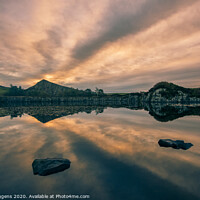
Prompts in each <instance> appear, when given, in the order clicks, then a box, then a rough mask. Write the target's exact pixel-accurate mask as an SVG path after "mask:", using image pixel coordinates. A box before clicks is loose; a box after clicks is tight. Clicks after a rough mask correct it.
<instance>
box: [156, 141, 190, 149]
mask: <svg viewBox="0 0 200 200" xmlns="http://www.w3.org/2000/svg"><path fill="white" fill-rule="evenodd" d="M158 144H159V145H160V146H161V147H172V148H174V149H184V150H187V149H189V148H190V147H192V146H193V144H192V143H185V142H184V141H183V140H170V139H160V140H159V141H158Z"/></svg>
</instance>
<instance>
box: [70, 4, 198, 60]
mask: <svg viewBox="0 0 200 200" xmlns="http://www.w3.org/2000/svg"><path fill="white" fill-rule="evenodd" d="M117 2H118V3H119V4H116V2H115V1H114V2H112V3H111V4H110V6H109V7H108V10H107V15H106V16H105V17H104V18H103V20H102V22H101V26H102V27H104V29H105V30H104V32H103V34H100V35H99V37H97V38H94V39H92V40H87V41H86V42H81V43H80V44H78V45H77V46H76V47H75V49H74V53H73V57H74V58H76V59H78V60H84V59H87V58H88V57H90V56H92V55H93V54H94V53H96V52H97V51H98V50H99V49H100V48H102V47H103V45H105V44H106V43H108V42H114V41H116V40H118V39H120V38H122V37H125V36H127V35H129V34H137V33H138V32H141V31H142V30H145V29H147V28H149V27H150V26H151V25H152V24H155V23H156V22H158V21H160V20H162V19H163V18H165V17H168V16H169V15H171V14H173V13H174V12H175V11H176V10H178V9H180V8H183V7H184V6H185V5H186V4H187V5H188V4H191V2H188V1H186V0H185V1H183V0H168V1H166V0H149V1H141V2H142V5H139V7H140V9H138V10H135V9H134V8H135V3H134V4H133V3H132V1H127V2H126V3H123V2H122V1H117ZM193 2H195V1H193ZM137 3H138V1H136V4H137ZM132 10H133V12H131V11H132Z"/></svg>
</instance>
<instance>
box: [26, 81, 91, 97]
mask: <svg viewBox="0 0 200 200" xmlns="http://www.w3.org/2000/svg"><path fill="white" fill-rule="evenodd" d="M88 91H90V90H87V91H83V90H78V89H74V88H70V87H65V86H61V85H58V84H55V83H51V82H49V81H47V80H41V81H39V82H38V83H37V84H36V85H34V86H32V87H30V88H28V89H26V90H25V95H26V96H42V97H68V96H88V95H92V92H88Z"/></svg>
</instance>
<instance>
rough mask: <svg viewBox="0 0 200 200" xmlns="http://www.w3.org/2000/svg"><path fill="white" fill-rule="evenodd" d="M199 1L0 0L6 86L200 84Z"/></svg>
mask: <svg viewBox="0 0 200 200" xmlns="http://www.w3.org/2000/svg"><path fill="white" fill-rule="evenodd" d="M199 19H200V0H189V1H188V0H101V1H98V0H40V1H39V0H0V85H4V86H9V85H10V84H13V85H18V86H19V85H21V86H22V87H23V88H27V87H30V86H32V85H34V84H35V83H36V82H38V81H39V80H41V79H46V80H49V81H51V82H54V83H57V84H61V85H64V86H68V87H74V88H79V89H86V88H91V89H95V87H98V88H102V89H103V90H104V91H105V92H135V91H147V90H149V88H151V87H152V86H153V85H154V84H156V83H157V82H160V81H168V82H173V83H175V84H179V85H181V86H184V87H200V79H199V77H200V20H199Z"/></svg>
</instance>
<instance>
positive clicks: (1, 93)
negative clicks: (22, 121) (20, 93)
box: [0, 86, 9, 96]
mask: <svg viewBox="0 0 200 200" xmlns="http://www.w3.org/2000/svg"><path fill="white" fill-rule="evenodd" d="M8 93H9V88H8V87H4V86H0V96H5V95H7V94H8Z"/></svg>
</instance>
